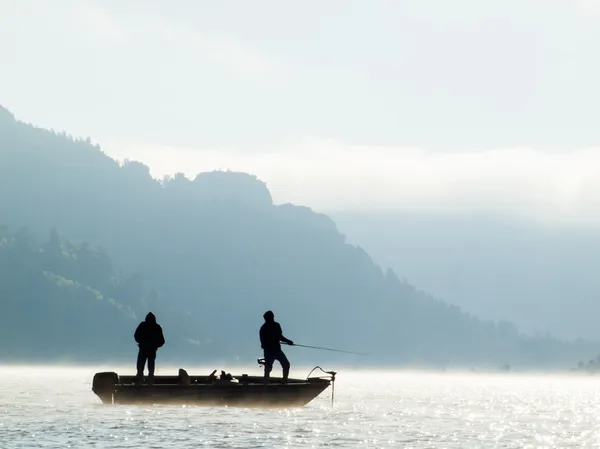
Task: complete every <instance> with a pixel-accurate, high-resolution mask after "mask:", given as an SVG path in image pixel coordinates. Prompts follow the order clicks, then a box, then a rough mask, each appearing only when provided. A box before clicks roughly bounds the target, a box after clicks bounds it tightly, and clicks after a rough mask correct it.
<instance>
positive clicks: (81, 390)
mask: <svg viewBox="0 0 600 449" xmlns="http://www.w3.org/2000/svg"><path fill="white" fill-rule="evenodd" d="M99 370H104V369H91V368H44V367H36V368H32V367H28V368H17V367H5V368H0V442H1V444H0V447H2V448H3V449H12V448H34V447H35V448H38V447H48V448H49V447H57V448H58V447H61V448H63V447H73V448H79V447H84V446H85V447H88V446H90V447H107V448H137V447H144V448H166V447H169V448H192V447H194V448H197V447H211V448H234V447H239V448H263V447H264V448H270V447H361V448H364V447H373V448H375V447H406V448H409V447H414V448H419V447H447V448H450V447H456V448H464V447H514V448H523V447H600V379H596V378H595V377H592V376H585V375H581V376H580V375H573V376H567V375H564V376H558V375H556V376H554V375H546V376H545V375H530V376H525V375H518V374H505V375H487V374H430V373H405V372H389V371H387V372H350V371H344V370H343V369H340V370H339V371H340V373H339V375H338V381H337V383H336V391H335V406H334V407H333V408H332V407H331V389H328V390H326V391H325V392H324V393H322V394H321V396H319V397H318V398H317V399H316V400H315V401H313V402H312V403H310V404H309V405H308V406H306V407H303V408H299V409H285V410H246V409H230V408H205V407H166V406H152V407H145V406H105V405H102V404H100V401H99V400H98V398H97V397H96V396H95V395H94V394H93V392H92V391H91V379H92V376H93V374H94V373H95V372H96V371H99ZM163 371H164V370H163ZM173 371H174V372H176V370H175V369H174V370H173ZM189 371H190V373H198V372H203V371H198V370H189ZM231 372H232V373H234V372H235V373H237V372H238V371H237V370H235V371H234V370H231ZM303 374H304V372H303V371H302V372H300V373H298V372H297V373H296V376H298V377H301V376H302V375H303Z"/></svg>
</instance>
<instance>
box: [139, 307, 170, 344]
mask: <svg viewBox="0 0 600 449" xmlns="http://www.w3.org/2000/svg"><path fill="white" fill-rule="evenodd" d="M133 337H134V338H135V341H136V342H137V343H138V344H139V345H140V348H142V349H147V350H156V349H158V348H160V347H161V346H162V345H164V344H165V337H164V336H163V331H162V327H160V325H159V324H158V323H157V322H156V317H155V316H154V314H153V313H152V312H150V313H149V314H148V315H146V320H145V321H142V322H141V323H140V324H139V326H138V327H137V329H136V330H135V334H134V336H133Z"/></svg>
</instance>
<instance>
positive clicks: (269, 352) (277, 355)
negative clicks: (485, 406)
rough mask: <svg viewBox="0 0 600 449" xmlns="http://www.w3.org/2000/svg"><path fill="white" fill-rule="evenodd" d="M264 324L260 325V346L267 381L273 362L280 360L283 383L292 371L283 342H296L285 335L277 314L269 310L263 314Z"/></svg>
mask: <svg viewBox="0 0 600 449" xmlns="http://www.w3.org/2000/svg"><path fill="white" fill-rule="evenodd" d="M263 318H264V319H265V322H264V324H263V325H262V326H261V327H260V332H259V335H260V346H261V348H262V349H263V351H264V356H265V383H268V382H269V375H270V374H271V370H272V369H273V362H275V360H277V361H279V363H280V364H281V368H282V369H283V383H286V382H287V379H288V375H289V373H290V362H289V360H288V359H287V357H286V356H285V354H284V353H283V351H282V350H281V342H284V343H287V344H288V345H291V346H293V345H294V342H293V341H292V340H290V339H288V338H285V337H284V336H283V332H282V330H281V326H280V325H279V323H278V322H277V321H275V314H274V313H273V312H271V311H270V310H268V311H267V312H265V314H264V315H263Z"/></svg>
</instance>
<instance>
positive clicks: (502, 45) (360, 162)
mask: <svg viewBox="0 0 600 449" xmlns="http://www.w3.org/2000/svg"><path fill="white" fill-rule="evenodd" d="M599 42H600V1H597V0H564V1H552V0H504V1H502V2H482V1H480V0H457V1H453V2H449V1H447V0H406V1H400V0H388V1H384V0H381V1H376V0H373V1H371V0H369V1H368V2H367V1H357V0H329V1H326V2H324V1H315V0H307V1H303V2H280V1H275V0H272V1H262V0H258V1H253V2H248V1H242V0H240V1H219V2H214V1H196V0H175V1H169V2H167V1H158V0H144V1H141V0H130V1H127V2H123V1H118V0H106V1H100V0H96V1H93V0H52V1H50V0H45V1H44V0H0V58H1V59H0V61H1V63H0V104H1V105H3V106H4V107H6V108H7V109H9V110H10V111H11V112H13V113H14V114H15V115H16V117H17V118H18V119H20V120H23V121H25V122H30V123H33V124H35V125H37V126H41V127H45V128H53V129H56V130H60V131H62V130H65V131H67V132H68V133H70V134H72V135H74V136H82V137H88V136H89V137H91V138H92V140H93V141H95V142H98V143H100V145H101V147H102V149H103V151H105V152H106V153H107V154H109V155H110V156H111V157H114V158H115V159H118V160H123V159H125V158H130V159H136V160H140V161H142V162H144V163H146V164H147V165H149V166H150V168H151V172H152V173H153V175H155V176H157V177H160V176H163V175H165V174H173V173H176V172H183V173H185V174H186V175H187V176H188V177H191V178H193V177H194V176H195V175H196V174H197V173H198V172H202V171H208V170H214V169H231V170H236V171H245V172H250V173H253V174H255V175H257V176H258V177H259V178H260V179H262V180H263V181H265V182H266V183H267V185H268V187H269V188H270V190H271V192H272V194H273V197H274V200H275V201H276V202H293V203H297V204H302V205H308V206H311V207H313V208H314V209H316V210H319V211H325V212H327V211H338V210H364V211H370V210H401V211H428V212H440V213H448V212H452V213H454V212H456V211H459V212H460V211H467V212H473V211H482V212H493V213H496V214H503V215H506V216H514V217H519V218H523V217H524V218H527V219H533V220H537V221H539V222H541V223H546V224H553V225H555V224H559V225H563V224H571V225H572V224H577V225H581V224H585V225H591V226H594V227H596V226H599V225H600V207H598V206H600V176H599V175H600V127H599V126H598V122H597V116H598V109H599V107H600V106H599V105H600V87H599V83H598V81H597V80H598V79H600V53H599V52H598V51H597V46H598V43H599Z"/></svg>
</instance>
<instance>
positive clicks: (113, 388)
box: [92, 366, 336, 408]
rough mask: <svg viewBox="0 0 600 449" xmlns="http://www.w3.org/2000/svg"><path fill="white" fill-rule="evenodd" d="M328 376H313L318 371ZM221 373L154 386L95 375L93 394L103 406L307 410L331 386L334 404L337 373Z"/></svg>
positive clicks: (157, 380) (182, 376) (183, 376)
mask: <svg viewBox="0 0 600 449" xmlns="http://www.w3.org/2000/svg"><path fill="white" fill-rule="evenodd" d="M317 369H319V370H321V371H322V372H323V373H325V374H326V375H327V377H325V376H320V377H319V376H313V377H311V374H312V373H313V372H314V371H315V370H317ZM216 371H217V370H215V371H213V372H212V373H211V374H210V375H208V376H206V375H205V376H202V375H200V376H194V375H188V373H187V372H186V371H185V370H184V369H180V370H179V373H178V374H177V375H172V376H168V375H160V376H154V379H153V381H152V382H151V383H140V382H138V379H137V377H136V376H133V375H119V374H117V373H115V372H99V373H96V374H95V375H94V379H93V381H92V391H93V392H94V393H95V394H96V395H97V396H98V397H99V398H100V400H101V401H102V403H103V404H145V405H149V404H167V405H202V406H227V407H268V408H278V407H303V406H304V405H306V404H308V403H309V402H310V401H312V400H313V399H315V398H316V397H317V396H319V395H320V394H321V393H322V392H323V391H325V390H326V389H327V387H328V386H329V385H331V392H332V396H331V400H332V403H333V394H334V383H335V375H336V372H335V371H324V370H323V369H322V368H321V367H320V366H316V367H315V368H313V369H312V370H311V371H310V373H309V374H308V376H307V377H306V379H291V378H290V379H287V381H286V382H284V381H283V378H280V377H270V378H269V380H268V382H266V383H265V380H264V377H263V376H249V375H247V374H241V375H235V376H234V375H231V374H229V373H226V372H225V371H221V374H220V376H217V375H215V373H216Z"/></svg>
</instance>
